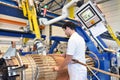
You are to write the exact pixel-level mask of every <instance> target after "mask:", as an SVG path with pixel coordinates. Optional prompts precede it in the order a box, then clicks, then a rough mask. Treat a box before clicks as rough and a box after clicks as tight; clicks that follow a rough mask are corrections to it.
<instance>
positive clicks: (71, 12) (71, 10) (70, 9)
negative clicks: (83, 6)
mask: <svg viewBox="0 0 120 80" xmlns="http://www.w3.org/2000/svg"><path fill="white" fill-rule="evenodd" d="M68 1H69V2H70V1H71V0H68ZM68 10H69V18H71V19H74V17H75V16H74V15H75V13H74V12H75V7H74V6H71V7H69V9H68Z"/></svg>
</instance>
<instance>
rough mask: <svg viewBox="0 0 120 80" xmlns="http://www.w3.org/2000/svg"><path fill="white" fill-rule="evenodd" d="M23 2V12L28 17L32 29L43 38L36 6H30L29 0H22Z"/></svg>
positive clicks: (38, 36) (37, 36) (37, 35)
mask: <svg viewBox="0 0 120 80" xmlns="http://www.w3.org/2000/svg"><path fill="white" fill-rule="evenodd" d="M21 3H22V10H23V14H24V16H26V17H28V21H29V24H30V30H31V31H32V32H33V33H35V35H36V38H37V39H41V35H40V29H39V25H38V21H37V13H36V9H35V6H34V5H32V6H30V3H29V0H22V2H21ZM33 4H34V2H33Z"/></svg>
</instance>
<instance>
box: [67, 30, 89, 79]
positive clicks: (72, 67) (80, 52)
mask: <svg viewBox="0 0 120 80" xmlns="http://www.w3.org/2000/svg"><path fill="white" fill-rule="evenodd" d="M85 50H86V46H85V41H84V39H83V38H82V37H81V36H80V35H79V34H78V33H77V32H75V33H73V34H72V35H71V37H70V39H69V40H68V47H67V53H66V54H67V55H72V56H73V58H72V59H76V60H78V61H80V62H83V63H86V59H85ZM68 73H69V75H70V80H86V76H87V69H86V67H85V66H83V65H81V64H78V63H75V64H73V63H69V64H68Z"/></svg>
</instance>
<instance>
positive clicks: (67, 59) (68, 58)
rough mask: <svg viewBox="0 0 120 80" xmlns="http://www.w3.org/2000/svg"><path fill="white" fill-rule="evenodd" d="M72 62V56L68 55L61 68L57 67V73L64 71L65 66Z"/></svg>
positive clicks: (55, 68)
mask: <svg viewBox="0 0 120 80" xmlns="http://www.w3.org/2000/svg"><path fill="white" fill-rule="evenodd" d="M71 60H72V55H66V57H65V60H64V62H63V63H62V64H61V65H60V66H55V67H54V70H55V71H59V70H62V69H63V68H64V67H65V66H67V65H68V63H70V62H71Z"/></svg>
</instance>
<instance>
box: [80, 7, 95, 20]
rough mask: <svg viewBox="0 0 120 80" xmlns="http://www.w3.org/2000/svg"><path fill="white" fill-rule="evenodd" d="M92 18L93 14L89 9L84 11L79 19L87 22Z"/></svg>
mask: <svg viewBox="0 0 120 80" xmlns="http://www.w3.org/2000/svg"><path fill="white" fill-rule="evenodd" d="M93 16H94V13H93V12H92V10H91V9H90V8H88V9H86V10H85V11H84V12H82V13H81V17H82V18H83V20H84V21H88V20H89V19H90V18H92V17H93Z"/></svg>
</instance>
